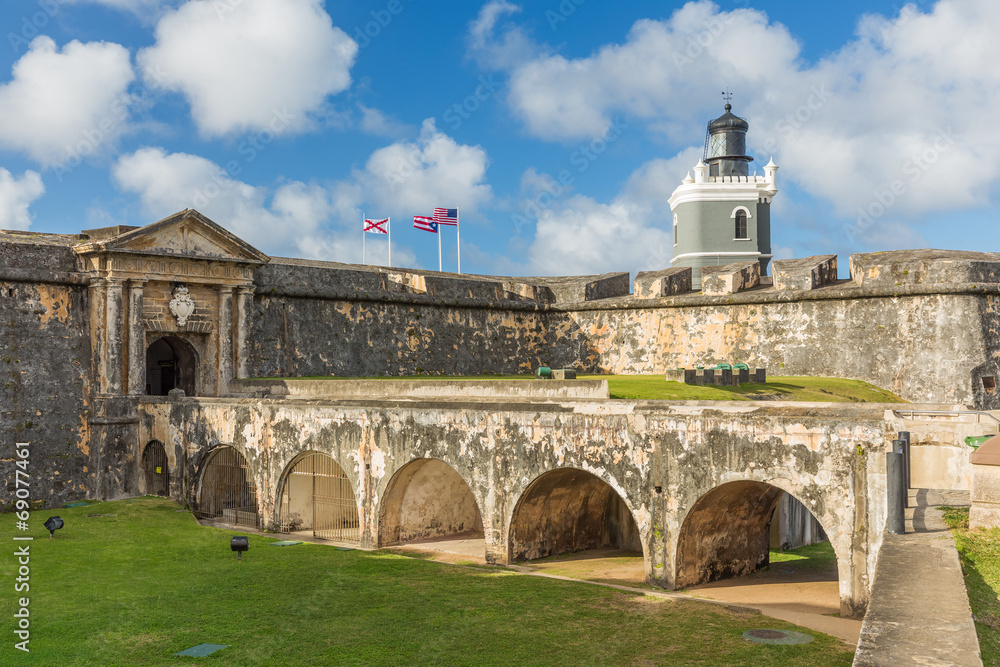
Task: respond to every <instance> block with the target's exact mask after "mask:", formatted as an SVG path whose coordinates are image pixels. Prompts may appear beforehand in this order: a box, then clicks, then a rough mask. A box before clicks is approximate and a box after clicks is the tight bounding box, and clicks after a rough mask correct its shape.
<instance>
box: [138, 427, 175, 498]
mask: <svg viewBox="0 0 1000 667" xmlns="http://www.w3.org/2000/svg"><path fill="white" fill-rule="evenodd" d="M142 470H143V473H144V474H145V477H146V493H147V494H149V495H151V496H169V495H170V469H169V467H168V466H167V451H166V450H165V449H164V448H163V443H162V442H160V441H159V440H153V441H151V442H150V443H149V444H148V445H146V451H144V452H143V453H142Z"/></svg>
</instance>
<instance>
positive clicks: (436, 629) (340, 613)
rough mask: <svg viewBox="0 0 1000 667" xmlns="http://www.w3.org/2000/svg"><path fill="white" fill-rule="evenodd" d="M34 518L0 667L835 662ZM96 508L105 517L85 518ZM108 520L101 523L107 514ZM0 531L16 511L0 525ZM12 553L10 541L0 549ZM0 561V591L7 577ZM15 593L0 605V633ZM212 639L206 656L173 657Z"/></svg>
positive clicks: (508, 589)
mask: <svg viewBox="0 0 1000 667" xmlns="http://www.w3.org/2000/svg"><path fill="white" fill-rule="evenodd" d="M55 513H56V512H52V511H46V512H35V513H33V514H32V515H31V519H30V522H29V523H30V530H29V531H28V532H27V533H18V534H19V535H31V536H34V538H35V540H34V541H33V542H30V543H29V544H30V545H31V547H30V548H31V556H30V570H31V571H30V586H31V590H30V592H29V593H23V594H18V595H24V596H26V597H29V599H30V605H29V609H30V614H31V616H30V619H31V626H30V631H31V643H30V648H31V653H30V654H23V653H20V652H17V651H15V649H14V648H13V641H14V640H13V634H12V632H10V631H8V632H7V633H5V634H6V635H7V639H6V641H5V642H4V644H3V646H2V647H0V664H4V665H7V664H11V665H14V664H36V665H61V666H65V665H130V666H131V665H177V664H190V663H197V664H218V665H263V664H267V665H313V664H323V665H504V666H505V667H507V666H510V665H573V666H577V665H660V664H669V665H688V664H692V665H693V664H698V665H720V666H721V665H727V666H729V665H796V666H802V665H816V666H819V665H823V666H826V665H850V664H851V660H852V653H851V652H850V651H848V650H845V649H844V648H843V645H842V644H841V643H840V642H839V641H838V640H835V639H833V638H830V637H826V636H823V635H819V634H817V633H815V632H809V634H812V635H814V636H815V637H816V641H815V642H813V643H811V644H806V645H802V646H766V645H759V644H752V643H749V642H747V641H745V640H743V639H742V638H741V635H742V633H743V632H744V631H746V630H748V629H752V628H784V629H799V630H801V629H800V628H795V626H792V625H790V624H787V623H784V622H781V621H776V620H774V619H770V618H767V617H762V616H756V615H749V614H736V613H731V612H728V611H726V610H724V609H719V608H718V607H715V606H710V605H707V604H700V603H695V602H685V601H663V600H659V599H654V598H652V597H649V596H643V595H633V594H627V593H622V592H619V591H614V590H611V589H607V588H603V587H599V586H593V585H586V584H576V583H571V582H562V581H553V580H548V579H540V578H537V577H530V576H523V575H518V574H514V573H511V572H510V571H507V570H503V569H498V568H470V567H455V566H448V565H442V564H439V563H434V562H428V561H425V560H418V559H412V558H404V557H401V556H398V555H393V554H389V553H385V552H362V551H340V550H337V549H334V548H332V547H329V546H320V545H311V544H302V545H298V546H292V547H273V546H268V544H269V543H270V542H272V541H274V540H272V539H271V538H268V537H260V536H251V537H250V551H249V552H248V553H247V554H245V556H244V559H243V562H237V560H236V556H235V554H233V553H232V552H231V551H230V549H229V540H230V538H231V537H233V536H234V535H236V534H238V533H234V532H230V531H224V530H220V529H216V528H209V527H203V526H199V525H198V524H197V523H196V522H195V521H194V519H193V517H192V516H191V514H190V513H188V512H185V511H178V507H177V505H175V504H174V503H172V502H170V501H168V500H166V499H160V498H143V499H139V500H137V501H134V502H129V501H118V502H108V503H100V504H95V505H92V506H90V507H81V508H74V509H60V510H58V512H57V513H58V514H59V515H60V516H62V517H63V519H64V520H65V521H66V527H65V528H64V529H62V530H61V531H59V532H57V533H56V538H55V539H51V540H50V539H48V538H47V532H46V531H45V530H44V529H43V527H42V522H43V521H44V520H45V518H46V517H48V516H50V515H52V514H55ZM88 515H106V516H88ZM107 515H110V516H107ZM3 520H4V521H5V522H7V525H9V526H11V527H12V531H11V532H14V531H13V523H14V517H13V516H11V515H4V516H3ZM8 544H10V542H8ZM10 551H12V550H8V555H7V556H4V557H3V558H2V560H0V572H2V574H3V578H4V582H5V584H4V585H6V586H10V587H11V588H13V576H14V574H15V572H16V568H17V567H18V566H17V564H16V562H15V559H14V558H13V557H11V556H10V555H9V554H10ZM16 597H17V595H13V594H10V591H8V592H7V593H5V594H4V595H3V596H0V605H2V606H0V614H2V616H3V617H4V618H6V619H8V620H7V621H6V622H5V623H6V624H7V626H8V627H10V624H11V622H12V621H11V619H12V617H13V613H14V611H15V606H14V604H15V603H14V600H15V598H16ZM203 642H204V643H214V644H228V645H229V648H226V649H223V650H222V651H219V652H218V653H215V654H213V655H211V656H208V657H205V658H196V659H195V658H178V657H174V656H173V653H174V652H176V651H180V650H183V649H186V648H188V647H190V646H193V645H196V644H200V643H203Z"/></svg>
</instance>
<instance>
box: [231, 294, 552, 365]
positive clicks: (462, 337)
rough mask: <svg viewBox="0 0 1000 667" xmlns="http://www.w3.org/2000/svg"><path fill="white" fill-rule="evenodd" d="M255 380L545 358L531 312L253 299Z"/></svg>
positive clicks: (506, 307) (543, 338)
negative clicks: (260, 378) (258, 378)
mask: <svg viewBox="0 0 1000 667" xmlns="http://www.w3.org/2000/svg"><path fill="white" fill-rule="evenodd" d="M251 351H252V355H253V362H254V363H253V364H252V368H253V370H252V371H251V372H252V373H253V374H254V375H256V376H258V377H296V376H311V375H339V376H379V375H381V376H386V375H417V374H421V373H427V374H430V373H433V374H443V375H483V374H497V373H501V374H523V373H531V372H533V371H534V369H535V368H537V367H538V366H544V365H548V362H550V360H551V359H552V354H551V349H550V347H549V345H548V337H547V335H546V327H545V325H544V321H543V318H542V317H541V316H540V312H539V311H538V310H537V309H536V308H535V307H534V306H529V307H526V308H519V307H518V304H517V303H514V302H484V303H476V304H472V305H470V306H463V305H445V304H441V303H436V302H435V301H434V300H432V299H431V298H424V299H421V300H419V301H417V300H414V301H413V302H410V303H407V302H399V301H390V302H385V301H379V300H372V301H364V300H357V301H355V300H351V301H346V300H342V299H327V298H323V297H312V298H304V297H298V296H287V295H281V294H280V293H278V292H275V293H273V294H272V293H270V292H265V293H264V294H262V295H258V296H257V298H256V299H255V312H254V315H253V334H252V336H251Z"/></svg>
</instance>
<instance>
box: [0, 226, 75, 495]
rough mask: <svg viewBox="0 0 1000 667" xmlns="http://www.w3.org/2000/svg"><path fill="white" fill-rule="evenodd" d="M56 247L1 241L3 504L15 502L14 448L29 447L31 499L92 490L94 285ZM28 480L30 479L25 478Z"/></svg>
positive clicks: (66, 253) (66, 252) (64, 251)
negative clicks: (90, 296) (74, 271)
mask: <svg viewBox="0 0 1000 667" xmlns="http://www.w3.org/2000/svg"><path fill="white" fill-rule="evenodd" d="M73 266H74V264H73V255H72V252H70V251H69V250H68V248H64V247H59V246H57V245H42V246H37V245H31V244H20V243H16V242H12V241H4V242H0V324H2V327H3V328H2V331H0V478H2V479H3V480H4V485H3V488H2V490H0V506H2V507H5V508H9V507H10V506H11V505H12V503H13V501H14V500H15V491H16V479H15V461H16V460H18V459H16V458H15V455H14V445H15V443H17V442H27V443H29V444H30V447H29V448H28V449H29V452H30V456H29V458H28V468H27V470H26V471H24V472H26V473H27V476H28V477H27V480H26V481H27V482H28V486H27V489H28V491H29V500H31V501H34V502H37V503H41V504H47V505H53V504H57V503H61V502H64V501H66V500H68V499H72V498H83V497H86V496H88V495H89V494H90V490H91V488H92V482H93V480H94V479H95V473H94V469H93V466H92V457H93V455H94V451H93V447H92V443H91V434H90V425H89V424H88V417H89V414H90V407H91V405H90V403H89V401H88V393H89V386H88V384H89V381H90V371H91V349H90V329H89V315H88V310H87V305H88V295H87V288H86V286H85V284H84V280H82V279H81V278H80V277H79V276H76V275H74V274H71V273H69V272H68V271H69V270H70V269H72V268H73ZM22 481H24V478H23V477H22Z"/></svg>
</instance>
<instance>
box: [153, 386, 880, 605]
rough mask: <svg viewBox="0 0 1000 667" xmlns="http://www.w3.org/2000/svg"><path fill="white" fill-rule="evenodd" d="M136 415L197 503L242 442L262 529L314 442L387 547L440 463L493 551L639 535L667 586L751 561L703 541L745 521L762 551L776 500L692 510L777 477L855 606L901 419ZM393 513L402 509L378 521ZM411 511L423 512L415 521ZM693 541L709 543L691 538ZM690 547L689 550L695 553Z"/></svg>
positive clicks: (429, 406)
mask: <svg viewBox="0 0 1000 667" xmlns="http://www.w3.org/2000/svg"><path fill="white" fill-rule="evenodd" d="M141 413H142V423H141V425H140V435H139V438H138V442H139V443H142V444H145V443H147V442H148V441H150V440H152V439H157V440H160V441H161V442H163V443H164V444H165V445H166V449H167V452H168V458H169V460H170V465H171V466H176V468H175V467H172V468H171V471H170V473H171V479H172V480H174V479H185V478H186V479H187V480H188V482H187V483H186V485H185V486H183V493H186V495H185V496H183V498H182V499H184V500H187V501H189V502H191V503H192V504H193V505H194V506H195V507H197V506H198V500H199V497H198V492H199V491H198V489H199V476H200V475H201V473H202V472H203V468H204V462H205V461H206V460H207V458H208V455H209V452H210V451H211V450H212V449H213V448H214V447H217V446H219V445H221V444H225V445H231V446H233V447H235V448H236V449H237V450H238V451H240V452H241V453H242V454H243V455H244V456H245V458H246V460H247V462H248V464H249V466H250V468H251V471H252V474H253V476H254V479H255V481H256V485H257V489H258V494H259V515H260V516H261V518H262V520H263V523H264V524H265V525H272V524H273V523H274V522H275V521H276V520H277V516H278V509H279V507H278V500H279V491H280V488H281V483H282V476H283V474H284V473H285V471H287V469H288V465H289V463H290V462H291V461H292V460H294V459H295V457H296V456H297V455H299V454H301V453H302V452H305V451H317V452H322V453H324V454H327V455H329V456H330V457H331V458H333V459H334V461H336V462H337V463H338V464H339V465H340V466H341V467H343V469H344V471H345V473H346V474H347V477H348V478H349V480H350V482H351V487H352V489H353V491H354V493H355V494H356V497H357V504H358V513H359V521H360V523H361V526H362V536H361V542H362V544H363V545H366V546H377V545H379V544H382V543H384V542H385V541H387V540H388V541H393V540H395V539H399V538H400V536H403V535H407V534H416V535H425V534H433V533H426V532H425V531H424V530H423V527H425V526H429V525H430V524H429V523H424V519H423V518H422V517H423V516H424V514H426V513H427V512H432V513H433V512H435V511H436V510H434V508H433V507H431V505H433V503H427V502H424V501H426V500H427V499H428V498H429V497H431V496H430V494H429V493H428V492H429V486H428V485H430V484H432V483H433V482H434V479H432V477H433V476H431V477H428V476H424V477H423V478H422V479H423V486H422V487H421V488H420V489H419V492H415V493H414V494H413V498H417V499H418V500H419V499H423V500H421V501H420V503H421V504H420V506H419V507H416V508H410V510H409V511H408V510H406V509H405V508H404V507H403V505H404V504H405V502H406V497H407V494H406V493H405V492H403V491H400V489H399V488H398V487H397V488H390V487H393V486H394V485H396V484H400V483H403V482H405V481H406V479H407V473H404V474H403V476H402V477H401V476H399V473H400V471H403V470H404V469H407V466H408V465H410V464H412V463H413V462H414V461H419V460H428V459H432V460H436V461H439V462H441V463H442V464H446V465H447V466H448V467H449V468H450V469H451V470H453V471H454V472H455V473H456V474H457V475H458V476H459V477H460V478H461V479H462V480H463V481H464V483H465V485H466V486H467V487H468V494H470V495H471V498H472V499H474V501H475V505H476V507H477V509H478V510H479V512H480V515H481V519H482V530H483V532H484V535H485V552H486V553H485V555H486V557H487V559H489V560H491V561H493V562H499V563H507V562H510V561H511V560H513V559H516V558H519V557H525V556H533V555H540V554H543V553H557V552H560V551H567V550H569V551H572V550H575V549H580V548H589V547H592V546H600V545H601V544H616V545H618V546H623V547H626V548H629V547H630V546H634V545H636V544H637V545H638V546H640V547H641V549H642V551H643V553H644V556H645V560H646V567H647V576H648V578H649V580H650V581H652V582H657V583H659V584H661V585H665V586H674V585H676V584H677V581H678V579H677V577H678V576H681V574H682V573H685V574H684V576H688V574H690V573H691V572H696V573H702V572H707V575H706V576H708V577H709V578H711V576H712V573H713V572H716V573H719V572H723V570H724V568H722V569H720V568H719V567H717V566H716V564H717V563H718V562H720V559H721V558H723V557H726V558H731V559H732V558H736V559H737V560H738V557H742V556H741V555H746V554H749V555H748V556H746V562H747V564H745V565H741V566H738V568H737V569H740V571H744V570H746V569H747V568H748V567H750V565H749V563H750V561H753V563H755V564H759V563H760V560H759V554H757V553H756V552H755V551H753V550H752V549H751V548H750V546H752V545H750V543H749V542H747V544H743V545H742V547H740V545H736V544H735V543H734V545H733V546H732V548H730V549H729V550H728V551H726V552H725V554H721V553H719V552H718V551H713V550H712V549H708V550H706V549H705V548H703V547H704V546H705V544H704V541H705V540H713V539H717V538H718V536H719V535H721V534H726V535H729V534H731V533H732V526H733V525H736V524H739V521H740V520H741V518H742V520H743V523H742V524H739V525H741V526H743V527H744V528H746V529H752V530H754V531H756V532H757V533H759V535H758V537H760V538H761V539H760V540H757V541H753V544H754V545H756V544H757V542H758V541H759V542H761V543H762V544H763V545H764V547H765V548H766V541H767V530H766V529H767V526H766V525H762V524H763V521H764V519H766V517H767V516H768V515H769V511H770V509H771V508H772V507H773V503H771V504H768V503H767V502H764V503H763V505H766V507H764V506H763V505H762V506H761V508H760V509H761V511H759V512H750V511H748V509H747V508H748V504H747V495H746V494H742V495H741V494H738V493H737V494H734V495H732V497H730V498H729V500H730V501H731V502H715V505H714V506H715V509H716V514H717V516H716V525H714V528H713V530H714V533H711V532H705V533H702V532H701V531H700V530H699V529H697V527H695V528H692V526H693V525H694V524H696V523H698V522H697V521H695V520H693V519H692V520H689V519H688V517H689V516H694V515H695V514H696V513H697V511H696V508H697V507H698V503H699V502H700V501H701V500H702V499H703V498H704V497H706V496H707V495H708V494H710V493H711V492H713V491H714V490H716V489H718V488H720V487H723V486H724V485H726V484H728V483H730V482H740V481H743V482H748V483H752V484H750V485H749V486H750V487H752V488H753V489H763V488H765V485H766V488H767V490H768V493H772V494H773V493H774V492H775V491H774V490H777V489H780V490H783V491H786V492H788V493H789V494H791V495H793V496H794V497H796V498H797V499H798V500H800V501H801V502H802V503H803V505H805V507H806V508H807V509H808V510H809V511H810V512H811V513H812V514H813V515H814V516H815V517H816V518H817V520H818V521H819V522H820V523H821V525H822V526H823V528H824V530H825V531H826V532H827V534H828V535H829V536H830V540H831V543H832V544H833V547H834V550H835V552H836V554H837V558H838V566H839V569H840V580H841V598H842V606H843V608H844V609H845V610H846V612H847V613H859V612H860V611H861V610H862V609H863V608H864V604H865V601H866V599H867V590H868V585H869V574H870V572H872V571H873V568H874V563H875V558H876V556H877V551H878V547H879V545H880V543H881V534H882V526H883V525H884V523H885V507H884V499H885V471H884V455H883V454H884V452H885V451H886V450H887V449H888V447H889V446H890V444H889V443H890V442H891V437H892V435H893V434H894V432H895V429H896V428H897V427H898V424H897V423H896V421H895V420H887V419H886V414H885V412H884V407H880V406H843V405H838V406H821V405H818V404H810V405H805V406H801V407H799V406H795V407H791V406H787V405H784V406H773V407H771V406H764V407H762V406H757V405H746V404H743V405H737V404H731V403H730V404H726V403H721V404H716V403H713V404H702V405H683V406H670V405H666V404H664V403H662V402H636V401H600V400H588V401H538V400H532V401H528V400H525V401H509V402H505V401H502V400H492V401H489V400H462V399H458V398H453V399H451V400H447V399H438V400H434V401H430V400H427V399H423V398H413V399H400V400H391V399H386V400H378V399H368V400H360V399H354V400H350V399H344V400H339V401H322V400H315V399H313V400H309V401H302V400H300V399H294V398H293V399H280V400H279V399H263V400H262V399H221V398H194V399H191V398H184V399H177V400H164V399H143V401H142V404H141ZM140 447H141V445H140V444H137V445H136V450H135V452H134V454H133V456H134V458H135V460H138V457H139V454H140ZM409 470H411V471H414V472H415V471H417V470H419V468H409ZM416 476H417V475H416V474H414V475H412V476H411V477H416ZM442 479H443V478H442ZM401 480H402V481H401ZM539 484H541V485H542V486H543V487H544V488H543V489H541V491H539V489H540V488H541V487H539V486H538V485H539ZM455 486H456V485H455V484H452V483H451V482H448V483H447V484H444V483H442V485H441V486H440V487H439V490H440V491H442V492H447V493H452V492H453V487H455ZM458 486H461V485H458ZM612 493H613V494H615V495H616V496H617V497H618V498H619V499H620V502H621V503H622V504H623V505H624V507H625V508H627V513H628V515H630V517H631V520H632V521H633V522H634V526H635V529H634V532H632V533H631V535H630V532H631V531H630V529H629V528H628V526H627V524H628V522H625V521H623V520H622V513H623V511H622V509H621V508H617V507H614V506H613V503H610V502H609V497H610V495H609V494H612ZM453 495H455V494H453ZM765 495H766V494H765ZM456 497H457V495H456ZM462 497H463V498H467V497H468V496H467V495H463V496H462ZM574 499H576V500H581V499H582V500H583V502H582V503H577V502H575V501H574ZM386 502H388V503H390V506H385V505H383V503H386ZM463 502H466V501H464V500H463ZM437 504H438V505H442V504H441V503H437ZM444 505H447V503H444ZM574 505H575V511H573V510H574ZM581 507H582V508H583V509H581ZM720 513H721V514H720ZM387 515H392V517H394V518H392V519H391V520H390V521H389V523H388V524H387V525H386V526H382V525H381V521H384V520H386V519H385V517H386V516H387ZM438 515H439V516H440V514H438ZM404 521H410V522H411V526H410V530H409V532H408V529H407V527H406V526H405V525H403V522H404ZM595 521H599V522H600V521H603V530H601V529H600V528H601V526H600V523H598V524H596V526H597V528H598V529H599V530H595ZM414 523H415V524H416V528H417V530H415V531H414V530H412V528H413V525H412V524H414ZM533 527H534V528H538V527H542V528H543V530H535V529H534V528H533ZM460 528H461V529H462V530H465V529H466V528H465V524H464V523H462V526H461V527H460ZM476 528H478V526H477V527H476ZM636 534H637V535H636ZM713 535H714V536H715V537H713ZM636 536H637V538H638V539H635V538H636ZM682 543H683V544H682ZM684 544H687V545H695V546H696V547H697V548H695V549H694V550H693V551H691V550H690V549H689V550H687V551H685V548H686V547H684ZM698 545H701V546H700V547H698ZM682 551H684V553H688V554H689V555H690V554H695V555H694V557H693V558H691V557H687V558H685V557H682V556H681V555H680V554H681V552H682ZM681 564H683V568H680V565H681ZM679 568H680V569H679ZM697 578H704V577H702V576H701V574H698V575H697ZM683 580H684V579H683V577H682V579H681V581H683Z"/></svg>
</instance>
